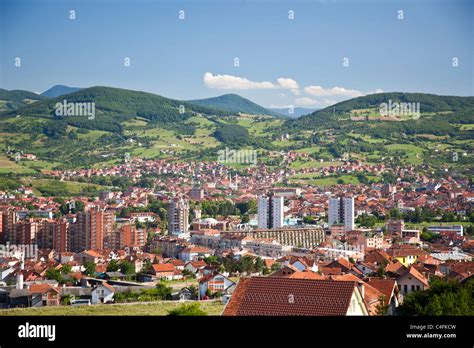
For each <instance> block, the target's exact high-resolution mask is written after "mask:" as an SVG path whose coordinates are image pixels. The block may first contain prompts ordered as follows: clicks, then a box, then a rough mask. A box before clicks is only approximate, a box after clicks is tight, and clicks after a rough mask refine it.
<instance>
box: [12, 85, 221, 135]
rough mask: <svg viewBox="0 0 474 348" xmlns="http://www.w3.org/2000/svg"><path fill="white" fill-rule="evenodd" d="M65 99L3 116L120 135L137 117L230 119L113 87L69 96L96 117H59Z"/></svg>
mask: <svg viewBox="0 0 474 348" xmlns="http://www.w3.org/2000/svg"><path fill="white" fill-rule="evenodd" d="M64 99H65V98H64V96H60V97H57V98H51V99H46V100H42V101H39V102H36V103H34V104H30V105H27V106H24V107H22V108H20V109H18V110H15V111H14V112H10V113H5V112H4V113H3V116H4V117H5V116H7V117H8V116H14V115H16V114H18V115H23V116H29V117H42V118H54V119H61V120H63V121H65V122H67V123H68V124H70V125H74V126H76V127H80V128H88V129H99V130H107V131H120V123H122V122H124V121H127V120H129V119H132V118H134V117H142V118H144V119H147V120H148V121H151V122H154V123H180V122H182V121H184V120H186V119H188V118H189V117H191V116H193V115H195V114H197V113H200V114H203V115H215V114H220V115H228V114H229V113H228V112H225V111H220V110H217V109H213V108H206V107H203V106H199V105H194V104H191V103H188V102H183V101H179V100H174V99H168V98H165V97H162V96H159V95H156V94H152V93H146V92H139V91H132V90H126V89H120V88H112V87H102V86H99V87H90V88H85V89H81V90H79V91H77V92H74V93H70V94H68V95H67V98H66V99H67V102H68V103H69V102H82V103H83V102H93V103H95V113H96V115H95V117H94V119H88V118H85V117H82V118H79V117H57V116H55V105H56V103H62V102H63V100H64Z"/></svg>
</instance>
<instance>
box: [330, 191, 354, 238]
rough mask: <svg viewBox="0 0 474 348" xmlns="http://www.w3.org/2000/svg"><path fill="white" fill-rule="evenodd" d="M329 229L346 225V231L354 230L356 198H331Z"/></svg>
mask: <svg viewBox="0 0 474 348" xmlns="http://www.w3.org/2000/svg"><path fill="white" fill-rule="evenodd" d="M328 223H329V227H331V226H332V225H333V224H344V226H345V229H346V231H352V230H353V229H354V197H342V196H341V197H330V198H329V211H328Z"/></svg>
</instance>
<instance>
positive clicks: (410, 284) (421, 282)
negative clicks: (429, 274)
mask: <svg viewBox="0 0 474 348" xmlns="http://www.w3.org/2000/svg"><path fill="white" fill-rule="evenodd" d="M397 283H398V285H399V287H400V290H401V291H402V293H403V295H406V294H408V293H410V292H413V291H420V290H426V289H428V287H429V283H428V279H426V277H425V276H424V275H423V274H421V273H420V272H419V271H418V270H417V269H416V268H415V267H413V266H411V267H410V268H409V269H408V270H406V271H405V273H403V274H402V275H401V276H400V278H398V279H397Z"/></svg>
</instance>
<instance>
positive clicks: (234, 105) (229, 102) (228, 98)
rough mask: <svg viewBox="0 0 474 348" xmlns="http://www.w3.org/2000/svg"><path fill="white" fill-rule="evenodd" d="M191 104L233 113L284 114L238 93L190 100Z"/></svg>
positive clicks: (279, 115)
mask: <svg viewBox="0 0 474 348" xmlns="http://www.w3.org/2000/svg"><path fill="white" fill-rule="evenodd" d="M189 102H190V103H191V104H194V105H200V106H206V107H212V108H215V109H219V110H225V111H228V112H231V113H236V114H237V113H243V114H249V115H270V116H277V117H281V116H282V115H281V114H279V113H276V112H274V111H271V110H268V109H266V108H264V107H263V106H260V105H258V104H256V103H254V102H252V101H250V100H248V99H245V98H243V97H241V96H240V95H238V94H224V95H221V96H219V97H214V98H207V99H196V100H190V101H189Z"/></svg>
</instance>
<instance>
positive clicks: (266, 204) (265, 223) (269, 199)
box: [257, 193, 284, 229]
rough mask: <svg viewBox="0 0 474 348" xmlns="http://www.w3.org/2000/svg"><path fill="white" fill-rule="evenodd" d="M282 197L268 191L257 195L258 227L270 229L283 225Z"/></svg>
mask: <svg viewBox="0 0 474 348" xmlns="http://www.w3.org/2000/svg"><path fill="white" fill-rule="evenodd" d="M283 208H284V198H283V197H279V196H275V194H274V193H270V194H269V195H268V196H266V197H265V196H260V197H258V205H257V209H258V228H265V229H272V228H281V227H283V216H284V214H283Z"/></svg>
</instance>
